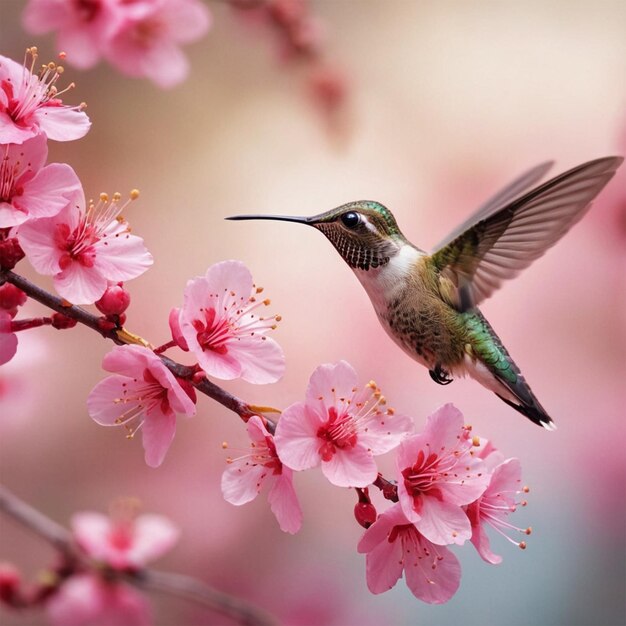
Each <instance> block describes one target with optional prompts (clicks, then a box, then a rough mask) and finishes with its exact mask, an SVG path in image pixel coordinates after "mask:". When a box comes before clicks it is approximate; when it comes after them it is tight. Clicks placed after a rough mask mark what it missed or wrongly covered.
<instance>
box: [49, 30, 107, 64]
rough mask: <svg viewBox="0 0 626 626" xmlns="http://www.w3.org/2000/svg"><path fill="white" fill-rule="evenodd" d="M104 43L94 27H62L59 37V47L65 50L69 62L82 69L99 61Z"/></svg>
mask: <svg viewBox="0 0 626 626" xmlns="http://www.w3.org/2000/svg"><path fill="white" fill-rule="evenodd" d="M103 43H104V42H103V41H100V40H99V39H98V37H97V35H96V34H95V33H94V29H92V28H85V27H82V28H80V27H75V28H64V29H61V30H59V34H58V38H57V48H58V49H60V50H63V52H65V53H66V54H67V59H68V61H69V63H71V64H72V65H73V66H74V67H77V68H78V69H80V70H88V69H91V68H92V67H94V66H95V65H96V64H97V63H98V61H99V60H100V57H101V56H102V51H101V47H102V45H103Z"/></svg>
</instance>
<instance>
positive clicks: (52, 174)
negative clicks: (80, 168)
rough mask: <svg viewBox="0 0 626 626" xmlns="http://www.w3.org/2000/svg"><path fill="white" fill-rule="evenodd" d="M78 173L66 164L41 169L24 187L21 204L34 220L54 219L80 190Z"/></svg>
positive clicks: (55, 164)
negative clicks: (41, 218) (42, 218)
mask: <svg viewBox="0 0 626 626" xmlns="http://www.w3.org/2000/svg"><path fill="white" fill-rule="evenodd" d="M80 186H81V185H80V180H78V176H76V172H74V170H73V169H72V168H71V167H70V166H69V165H66V164H64V163H52V164H50V165H47V166H46V167H44V168H43V169H41V170H40V171H39V172H37V174H36V175H35V177H34V178H33V179H32V180H30V181H29V182H28V184H27V185H25V186H24V191H23V194H22V197H21V198H20V203H21V204H22V205H24V206H26V207H28V212H29V214H30V216H31V217H33V218H40V217H52V216H54V215H56V214H57V213H59V211H60V210H61V209H63V208H64V207H65V206H67V205H68V203H69V198H70V197H71V196H72V195H73V194H74V193H76V191H78V190H79V189H80Z"/></svg>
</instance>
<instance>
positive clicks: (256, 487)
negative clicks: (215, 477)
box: [222, 463, 268, 506]
mask: <svg viewBox="0 0 626 626" xmlns="http://www.w3.org/2000/svg"><path fill="white" fill-rule="evenodd" d="M267 475H268V469H267V468H266V467H264V466H263V465H254V466H247V467H245V468H244V467H242V466H241V465H240V464H239V463H237V464H235V463H233V464H232V465H230V466H229V467H228V468H227V469H226V470H225V471H224V473H223V474H222V495H223V496H224V500H226V502H230V503H231V504H234V505H235V506H240V505H242V504H246V503H248V502H251V501H252V500H254V499H255V498H256V497H257V496H258V495H259V492H260V491H261V487H262V485H263V481H264V480H265V478H267Z"/></svg>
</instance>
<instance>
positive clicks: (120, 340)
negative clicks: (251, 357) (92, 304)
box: [0, 271, 255, 421]
mask: <svg viewBox="0 0 626 626" xmlns="http://www.w3.org/2000/svg"><path fill="white" fill-rule="evenodd" d="M4 282H8V283H11V284H12V285H15V286H16V287H17V288H19V289H21V290H22V291H23V292H24V293H25V294H26V295H27V296H29V297H30V298H32V299H33V300H36V301H37V302H39V303H40V304H43V305H44V306H47V307H48V308H49V309H52V310H53V311H57V312H58V313H61V314H63V315H65V316H66V317H69V318H72V319H75V320H76V321H77V322H79V323H80V324H83V325H84V326H87V327H88V328H91V329H92V330H95V331H96V332H97V333H98V334H100V335H101V336H102V337H104V338H105V339H110V340H111V341H113V342H114V343H116V344H118V345H124V344H130V343H139V344H142V345H145V344H147V343H148V342H145V340H143V339H141V337H139V336H138V335H135V334H133V333H130V332H128V331H127V330H125V329H123V328H108V327H107V326H104V325H103V324H102V318H101V317H99V316H97V315H94V314H93V313H90V312H89V311H86V310H85V309H83V308H82V307H79V306H76V305H75V304H71V303H70V302H67V300H64V299H63V298H59V297H58V296H55V295H54V294H51V293H49V292H47V291H46V290H45V289H42V288H41V287H38V286H37V285H35V284H33V283H31V282H30V281H29V280H28V279H27V278H24V277H23V276H20V275H19V274H16V273H15V272H11V271H0V285H1V284H3V283H4ZM159 358H160V359H161V360H162V361H163V363H164V364H165V366H166V367H167V368H168V369H169V370H170V371H171V372H172V374H174V376H177V377H178V378H184V379H186V380H189V381H190V382H191V383H192V384H193V385H194V387H195V388H196V389H197V390H198V391H199V392H201V393H203V394H205V395H207V396H209V397H210V398H212V399H213V400H215V401H216V402H219V403H220V404H221V405H223V406H225V407H226V408H227V409H230V410H231V411H233V412H235V413H236V414H237V415H239V417H241V419H242V420H244V421H248V419H249V418H250V417H251V416H252V415H254V414H255V413H254V411H253V410H252V409H251V407H250V406H249V405H248V403H246V402H244V401H243V400H241V399H240V398H237V397H236V396H234V395H232V394H231V393H229V392H228V391H226V390H225V389H222V388H221V387H219V386H218V385H216V384H215V383H212V382H211V381H210V380H208V379H207V378H203V379H201V380H198V381H194V380H193V375H194V373H195V371H196V370H195V368H193V367H190V366H188V365H183V364H181V363H177V362H176V361H173V360H172V359H170V358H168V357H166V356H163V355H162V354H159Z"/></svg>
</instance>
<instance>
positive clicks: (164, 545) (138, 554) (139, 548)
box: [128, 514, 180, 567]
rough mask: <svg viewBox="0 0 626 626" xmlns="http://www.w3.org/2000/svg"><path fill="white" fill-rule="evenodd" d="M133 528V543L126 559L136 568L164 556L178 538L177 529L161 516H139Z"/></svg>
mask: <svg viewBox="0 0 626 626" xmlns="http://www.w3.org/2000/svg"><path fill="white" fill-rule="evenodd" d="M133 526H134V529H133V539H134V541H133V544H132V546H131V547H130V549H129V550H128V559H129V561H130V562H131V563H135V565H136V566H138V567H142V566H144V565H145V564H146V563H149V562H150V561H153V560H154V559H157V558H158V557H160V556H161V555H163V554H165V553H166V552H167V551H168V550H170V548H172V547H173V546H174V545H175V544H176V542H177V541H178V539H179V537H180V531H179V530H178V528H177V527H176V526H174V524H172V522H170V521H169V520H168V519H167V518H166V517H163V516H162V515H153V514H144V515H140V516H139V517H137V519H136V520H134V524H133Z"/></svg>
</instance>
